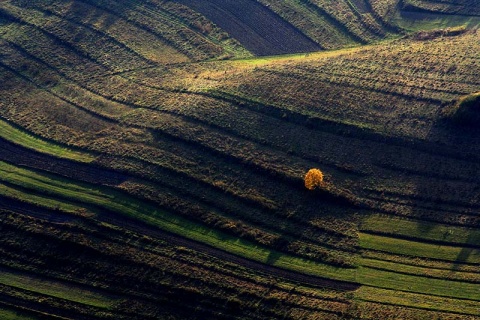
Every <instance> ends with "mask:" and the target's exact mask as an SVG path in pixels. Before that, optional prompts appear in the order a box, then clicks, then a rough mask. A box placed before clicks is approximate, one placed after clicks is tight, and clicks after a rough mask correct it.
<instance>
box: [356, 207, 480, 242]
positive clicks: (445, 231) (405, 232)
mask: <svg viewBox="0 0 480 320" xmlns="http://www.w3.org/2000/svg"><path fill="white" fill-rule="evenodd" d="M360 230H361V231H370V232H380V233H384V234H392V235H401V236H404V237H410V238H412V239H425V240H429V241H438V242H445V243H451V244H460V245H461V244H469V245H472V246H480V230H478V229H472V228H463V227H457V226H449V225H444V224H440V223H431V222H425V221H413V220H407V219H399V218H397V217H392V216H382V215H371V216H368V217H366V218H365V219H363V221H362V224H361V226H360Z"/></svg>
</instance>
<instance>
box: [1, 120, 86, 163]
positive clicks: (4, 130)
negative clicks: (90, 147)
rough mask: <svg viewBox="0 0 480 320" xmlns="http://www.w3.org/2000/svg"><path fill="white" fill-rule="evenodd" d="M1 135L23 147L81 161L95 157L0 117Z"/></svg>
mask: <svg viewBox="0 0 480 320" xmlns="http://www.w3.org/2000/svg"><path fill="white" fill-rule="evenodd" d="M0 137H2V138H4V139H6V140H8V141H10V142H13V143H16V144H19V145H21V146H23V147H26V148H29V149H33V150H36V151H38V152H43V153H46V154H49V155H52V156H55V157H59V158H66V159H71V160H75V161H79V162H86V163H89V162H92V161H93V160H95V157H94V156H92V155H90V154H88V153H86V152H81V151H76V150H73V149H69V148H66V147H63V146H61V145H58V144H55V143H52V142H48V141H46V140H44V139H41V138H38V137H36V136H34V135H32V134H30V133H28V132H26V131H24V130H21V129H19V128H17V127H16V126H13V125H11V124H10V123H8V122H7V121H5V120H3V119H1V118H0Z"/></svg>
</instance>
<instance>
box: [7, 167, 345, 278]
mask: <svg viewBox="0 0 480 320" xmlns="http://www.w3.org/2000/svg"><path fill="white" fill-rule="evenodd" d="M0 172H1V173H2V174H1V175H0V180H3V181H7V182H9V183H11V184H14V185H18V186H21V187H24V188H28V189H32V190H35V191H37V192H40V193H46V194H49V195H54V196H60V197H65V198H66V199H72V200H74V201H78V202H79V203H83V204H87V205H94V206H98V207H99V208H103V209H106V210H108V211H111V212H116V213H119V214H123V215H125V216H127V217H132V218H136V219H139V220H142V221H145V222H147V223H148V224H151V225H154V226H157V227H160V228H161V229H164V230H166V231H169V232H172V233H174V234H178V235H181V236H185V237H187V238H190V239H192V240H196V241H199V242H202V243H205V244H208V245H211V246H213V247H216V248H218V249H222V250H225V251H227V252H230V253H233V254H235V255H239V256H241V257H245V258H249V259H252V260H255V261H258V262H262V263H266V264H271V265H272V266H275V267H280V268H284V269H287V270H292V271H296V272H300V273H304V274H310V275H313V276H318V277H328V278H331V279H335V280H344V281H350V282H352V281H354V272H353V270H351V269H342V268H336V267H332V266H328V265H324V264H320V263H315V262H312V261H307V260H304V259H300V258H296V257H293V256H287V255H283V254H279V253H277V252H275V251H272V250H268V249H266V248H263V247H260V246H257V245H255V244H252V243H251V242H248V241H244V240H240V239H237V238H234V237H231V236H229V235H226V234H224V233H222V232H218V231H215V230H212V229H210V228H208V227H205V226H203V225H199V224H196V223H194V222H192V221H190V220H187V219H185V218H182V217H179V216H174V215H172V214H169V213H167V212H165V211H163V210H160V209H159V208H157V207H155V206H153V205H150V204H146V203H144V202H140V201H138V200H137V199H134V198H132V197H130V196H128V195H126V194H124V193H122V192H119V191H114V190H112V189H109V188H104V187H97V186H92V185H89V184H85V183H76V182H74V181H73V180H69V179H63V178H61V179H60V178H56V177H54V176H52V175H43V174H39V173H35V172H33V171H31V170H26V169H21V168H18V167H14V166H11V165H9V164H7V163H5V162H0ZM272 255H273V256H275V258H274V259H273V260H274V261H273V262H272Z"/></svg>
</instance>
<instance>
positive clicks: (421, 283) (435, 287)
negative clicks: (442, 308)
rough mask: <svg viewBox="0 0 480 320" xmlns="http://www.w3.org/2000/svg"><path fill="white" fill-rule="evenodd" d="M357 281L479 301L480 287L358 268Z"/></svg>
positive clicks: (406, 290) (474, 284) (379, 286)
mask: <svg viewBox="0 0 480 320" xmlns="http://www.w3.org/2000/svg"><path fill="white" fill-rule="evenodd" d="M357 281H358V282H359V283H362V284H364V285H367V286H371V287H377V288H382V289H394V290H399V291H405V292H414V293H423V294H428V295H433V296H439V297H450V298H457V299H469V300H474V301H480V285H478V283H466V282H460V281H452V280H444V279H433V278H426V277H422V276H413V275H407V274H401V273H395V272H391V271H384V270H378V269H375V268H369V267H359V270H358V278H357Z"/></svg>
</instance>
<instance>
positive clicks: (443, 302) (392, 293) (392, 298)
mask: <svg viewBox="0 0 480 320" xmlns="http://www.w3.org/2000/svg"><path fill="white" fill-rule="evenodd" d="M355 298H356V299H358V300H363V301H368V302H375V303H384V304H390V305H397V306H404V307H413V308H419V309H425V310H434V311H445V312H455V313H460V314H468V315H475V316H478V314H479V310H480V303H479V302H477V301H469V300H458V299H451V298H443V297H436V296H431V295H424V294H417V293H410V292H403V291H397V290H386V289H380V288H374V287H369V286H363V287H361V288H360V289H359V290H357V291H356V292H355Z"/></svg>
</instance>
